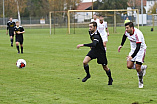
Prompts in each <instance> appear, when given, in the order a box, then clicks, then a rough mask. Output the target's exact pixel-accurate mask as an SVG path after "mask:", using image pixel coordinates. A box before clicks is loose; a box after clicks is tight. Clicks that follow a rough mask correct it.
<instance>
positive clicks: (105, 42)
mask: <svg viewBox="0 0 157 104" xmlns="http://www.w3.org/2000/svg"><path fill="white" fill-rule="evenodd" d="M106 44H107V41H104V42H103V45H104V48H105V50H107V47H106Z"/></svg>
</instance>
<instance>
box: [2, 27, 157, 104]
mask: <svg viewBox="0 0 157 104" xmlns="http://www.w3.org/2000/svg"><path fill="white" fill-rule="evenodd" d="M150 28H151V27H140V30H141V31H142V32H143V34H144V37H145V41H146V44H147V53H146V58H145V63H144V64H146V65H148V69H147V73H146V76H144V88H143V89H139V88H138V78H137V74H136V71H135V70H129V69H127V68H126V56H127V55H128V53H129V51H130V43H129V41H128V40H127V41H126V43H125V44H124V47H123V48H122V50H121V52H120V53H118V50H117V49H118V46H119V45H120V42H121V38H122V35H123V33H124V31H125V29H124V27H118V28H117V31H118V32H117V33H113V32H112V31H113V30H112V28H111V27H109V31H110V36H109V41H108V43H107V58H108V66H109V68H110V69H111V71H112V76H113V79H114V82H113V85H112V86H108V85H107V81H108V78H107V76H106V73H105V71H104V70H103V69H102V67H101V65H98V64H97V63H96V60H92V61H91V62H90V63H89V66H90V72H91V78H90V79H89V80H88V81H87V82H85V83H83V82H81V80H82V78H83V77H84V76H85V72H84V69H83V65H82V61H83V59H84V57H85V55H86V54H87V52H88V51H89V50H90V49H89V48H88V47H81V48H80V49H76V45H77V44H81V43H90V39H89V35H88V28H86V29H84V28H79V29H76V34H70V35H68V34H66V29H56V34H55V35H49V29H25V31H26V33H25V34H24V54H17V50H16V47H15V42H14V47H10V40H9V36H7V35H5V32H6V30H0V104H132V103H134V104H157V81H156V79H157V70H156V69H157V64H156V62H157V54H156V52H157V42H156V40H157V32H156V31H154V32H151V31H150ZM71 33H73V29H72V30H71ZM19 58H22V59H25V60H26V62H27V65H26V68H24V69H18V68H17V67H16V65H15V63H16V61H17V60H18V59H19Z"/></svg>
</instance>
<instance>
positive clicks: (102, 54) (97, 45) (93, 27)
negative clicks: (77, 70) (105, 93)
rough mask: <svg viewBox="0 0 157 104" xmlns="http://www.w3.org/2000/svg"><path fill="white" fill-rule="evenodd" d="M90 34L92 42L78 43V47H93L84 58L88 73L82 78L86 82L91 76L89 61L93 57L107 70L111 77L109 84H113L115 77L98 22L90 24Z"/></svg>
mask: <svg viewBox="0 0 157 104" xmlns="http://www.w3.org/2000/svg"><path fill="white" fill-rule="evenodd" d="M89 35H90V39H91V40H92V43H89V44H79V45H77V48H80V47H83V46H86V47H91V50H90V51H89V52H88V54H87V56H86V57H85V58H84V60H83V65H84V69H85V72H86V74H87V75H86V77H85V78H83V79H82V82H86V81H87V79H89V78H90V77H91V75H90V72H89V65H88V63H89V62H90V61H91V60H92V59H97V63H98V64H101V65H102V67H103V69H104V70H105V71H106V74H107V76H108V78H109V81H108V85H112V82H113V79H112V77H111V71H110V69H109V68H108V67H107V58H106V51H105V49H104V46H103V41H102V38H101V36H100V33H99V32H98V30H97V23H96V22H91V23H90V24H89Z"/></svg>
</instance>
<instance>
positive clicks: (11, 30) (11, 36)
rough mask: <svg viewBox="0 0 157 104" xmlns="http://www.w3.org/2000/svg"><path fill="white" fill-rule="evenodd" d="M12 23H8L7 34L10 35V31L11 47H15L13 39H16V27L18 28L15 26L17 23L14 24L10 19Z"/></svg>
mask: <svg viewBox="0 0 157 104" xmlns="http://www.w3.org/2000/svg"><path fill="white" fill-rule="evenodd" d="M9 20H10V21H8V23H7V32H6V34H7V35H8V30H9V36H10V41H11V47H13V39H14V27H15V26H16V25H15V22H13V21H12V20H13V19H12V18H10V19H9Z"/></svg>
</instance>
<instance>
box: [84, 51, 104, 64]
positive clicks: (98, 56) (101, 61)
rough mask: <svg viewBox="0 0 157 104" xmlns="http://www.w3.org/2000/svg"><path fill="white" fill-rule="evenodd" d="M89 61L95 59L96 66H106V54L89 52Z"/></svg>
mask: <svg viewBox="0 0 157 104" xmlns="http://www.w3.org/2000/svg"><path fill="white" fill-rule="evenodd" d="M87 56H89V57H90V58H91V59H97V63H98V64H102V65H107V58H106V52H105V51H103V52H99V51H94V50H90V51H89V52H88V54H87Z"/></svg>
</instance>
